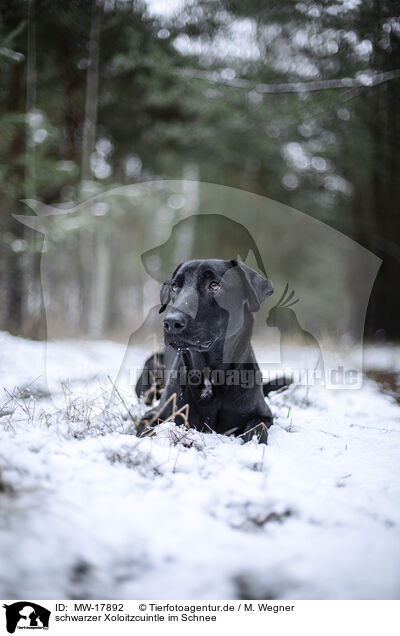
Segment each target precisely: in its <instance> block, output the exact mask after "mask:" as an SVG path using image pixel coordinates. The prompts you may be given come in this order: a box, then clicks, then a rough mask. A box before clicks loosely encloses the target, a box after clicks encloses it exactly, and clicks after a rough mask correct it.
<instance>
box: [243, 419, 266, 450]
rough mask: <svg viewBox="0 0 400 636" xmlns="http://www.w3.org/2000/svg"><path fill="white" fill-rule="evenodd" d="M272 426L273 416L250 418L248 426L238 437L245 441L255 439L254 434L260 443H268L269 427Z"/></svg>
mask: <svg viewBox="0 0 400 636" xmlns="http://www.w3.org/2000/svg"><path fill="white" fill-rule="evenodd" d="M270 426H272V418H268V417H264V418H263V419H262V420H261V419H260V418H257V419H254V420H250V422H247V424H246V427H245V429H244V431H243V433H241V434H240V435H238V437H240V438H241V439H242V440H243V441H244V442H249V441H250V440H252V439H253V437H254V435H255V436H256V437H257V439H258V441H259V443H260V444H268V429H269V428H270Z"/></svg>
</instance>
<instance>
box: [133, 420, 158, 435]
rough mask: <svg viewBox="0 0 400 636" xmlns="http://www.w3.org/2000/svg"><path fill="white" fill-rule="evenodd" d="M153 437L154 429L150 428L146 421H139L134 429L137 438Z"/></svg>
mask: <svg viewBox="0 0 400 636" xmlns="http://www.w3.org/2000/svg"><path fill="white" fill-rule="evenodd" d="M151 435H154V428H153V427H152V426H150V424H149V422H148V420H140V422H139V424H138V427H137V429H136V436H137V437H150V436H151Z"/></svg>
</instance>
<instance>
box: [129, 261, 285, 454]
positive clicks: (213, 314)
mask: <svg viewBox="0 0 400 636" xmlns="http://www.w3.org/2000/svg"><path fill="white" fill-rule="evenodd" d="M272 292H273V287H272V284H271V283H270V281H269V280H267V279H266V278H264V277H263V276H261V275H260V274H258V273H257V272H255V271H254V270H252V269H250V268H249V267H247V266H246V265H243V264H241V263H240V264H239V263H238V262H237V261H235V260H231V261H223V260H220V259H206V260H194V261H188V262H187V263H183V264H181V265H179V266H178V267H177V268H176V270H175V272H174V273H173V275H172V277H171V279H170V280H168V281H166V282H165V283H164V284H163V286H162V289H161V303H162V306H161V309H160V312H162V311H164V310H165V308H166V306H167V305H168V304H169V303H171V305H172V306H171V307H170V310H169V311H168V313H167V315H166V317H165V319H164V339H165V344H166V350H165V352H164V353H163V354H156V355H155V356H152V357H151V358H149V359H148V360H147V361H146V366H145V370H146V369H147V370H150V371H152V372H153V378H154V373H155V374H156V375H157V369H159V370H162V372H163V374H164V375H165V389H164V391H163V392H162V395H161V400H160V403H159V405H158V406H157V409H156V410H152V411H149V412H148V413H146V415H145V416H144V418H143V419H142V420H141V422H140V424H139V427H138V435H139V436H143V435H147V434H149V433H151V432H152V427H154V426H155V425H156V424H157V423H158V422H159V421H160V420H167V419H169V418H170V417H171V416H172V415H173V414H175V421H177V423H186V424H187V423H188V424H189V425H190V426H191V427H193V428H196V429H197V430H201V431H208V432H210V431H215V432H217V433H233V434H235V435H239V436H241V437H242V438H243V439H244V440H245V441H247V440H249V439H251V438H252V437H253V435H256V436H257V437H258V439H259V440H260V441H262V442H264V443H266V442H267V438H268V433H267V429H268V428H269V427H270V426H271V424H272V415H271V411H270V409H269V408H268V406H267V404H266V402H265V399H264V393H263V386H262V381H261V373H260V370H259V367H258V364H257V362H256V359H255V356H254V352H253V349H252V346H251V342H250V339H251V335H252V330H253V324H254V317H253V315H252V314H253V313H254V312H255V311H257V310H258V309H259V307H260V304H261V303H262V302H263V300H265V298H266V297H267V296H269V295H270V294H271V293H272ZM156 383H157V384H158V386H157V387H156V391H159V392H160V391H161V389H162V384H163V382H162V381H158V382H157V381H156ZM147 388H149V386H148V382H146V381H144V380H143V374H142V376H141V378H140V379H139V382H138V384H137V387H136V390H137V393H138V394H143V393H144V392H145V390H146V389H147ZM177 411H180V414H177Z"/></svg>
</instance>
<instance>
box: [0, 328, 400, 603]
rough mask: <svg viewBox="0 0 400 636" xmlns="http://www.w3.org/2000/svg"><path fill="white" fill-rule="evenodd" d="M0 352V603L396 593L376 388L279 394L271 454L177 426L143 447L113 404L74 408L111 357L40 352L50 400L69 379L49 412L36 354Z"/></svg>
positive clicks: (87, 351) (81, 350)
mask: <svg viewBox="0 0 400 636" xmlns="http://www.w3.org/2000/svg"><path fill="white" fill-rule="evenodd" d="M0 346H1V352H2V356H1V361H0V385H1V387H3V386H5V387H6V388H7V390H8V392H9V393H6V392H4V393H3V392H2V395H1V399H0V405H3V410H2V411H1V415H2V417H0V443H1V446H0V513H1V514H0V598H14V599H17V598H37V599H46V598H49V599H50V598H103V599H107V598H131V599H136V598H152V599H161V598H163V599H173V598H179V599H195V598H196V599H223V598H268V599H274V598H292V599H298V598H324V599H334V598H349V599H350V598H398V597H399V592H400V461H399V459H400V457H399V455H400V453H399V448H400V409H399V405H398V404H396V402H395V400H394V399H393V398H391V397H390V396H388V395H384V394H383V393H381V392H380V391H379V388H378V386H377V385H376V384H375V383H374V382H372V381H371V380H367V381H365V383H364V386H363V388H362V389H361V390H359V391H340V392H339V391H323V390H318V389H316V388H315V389H309V390H308V391H307V390H306V389H304V388H291V389H289V390H288V391H286V392H284V393H281V394H275V395H273V396H272V398H271V400H270V403H271V408H272V409H273V412H274V414H275V416H276V424H275V425H274V427H273V428H272V429H271V431H270V443H269V446H268V447H265V446H262V445H257V444H256V443H255V442H250V443H248V444H246V445H243V444H241V442H239V441H238V440H235V439H230V438H226V437H220V436H217V435H203V434H200V433H197V432H195V431H189V432H185V431H183V430H182V429H179V428H177V427H175V426H174V425H172V424H164V425H161V426H160V427H159V430H158V435H157V437H155V438H151V439H143V440H139V439H137V438H136V437H135V436H133V435H130V434H129V429H130V425H131V421H130V419H129V417H127V416H126V411H125V409H124V407H123V405H122V404H120V405H118V407H116V408H115V409H114V410H113V412H112V413H108V414H107V413H106V414H103V415H102V416H101V417H100V418H99V417H98V416H97V415H96V408H95V407H93V404H92V405H90V404H89V403H88V401H87V400H86V398H85V397H84V396H83V390H84V384H85V382H84V380H85V378H88V379H89V380H91V378H93V377H94V376H95V375H96V371H97V370H98V369H99V368H100V367H102V365H103V364H104V363H105V360H107V364H109V365H111V366H113V368H115V369H117V367H118V364H119V362H120V360H121V352H122V355H123V347H122V346H121V345H117V344H113V343H98V344H96V343H91V344H90V345H89V344H88V345H87V346H83V345H82V343H52V344H50V345H49V347H52V348H53V353H54V352H55V353H56V355H55V356H54V359H57V356H58V357H59V366H57V365H56V364H53V366H52V368H51V369H50V368H48V375H49V387H50V390H51V391H58V392H59V393H61V390H60V384H59V382H60V380H61V379H66V378H71V379H72V382H71V384H70V388H69V390H68V391H67V392H66V398H65V408H64V409H62V410H60V411H58V412H56V410H55V407H54V406H53V405H52V404H51V403H50V402H48V400H47V398H46V396H45V392H44V390H43V391H42V393H41V392H40V390H39V389H40V388H41V387H42V386H43V382H42V378H41V377H39V379H37V378H38V376H40V375H41V369H42V366H43V359H44V358H43V355H44V348H43V345H42V343H34V342H30V341H25V340H23V339H20V338H12V337H11V336H9V335H7V334H0ZM397 353H398V351H397ZM142 355H143V354H142V353H141V352H138V356H140V357H142ZM366 357H367V359H368V360H369V364H370V366H373V365H375V364H376V361H378V363H379V361H381V363H382V365H384V366H385V368H387V366H388V365H390V364H392V365H394V363H395V360H396V359H397V358H396V357H395V356H394V355H393V352H392V353H390V350H389V349H386V350H385V351H383V352H382V351H380V350H378V349H375V350H371V351H370V352H369V353H368V355H367V356H366ZM382 360H384V363H383V362H382ZM378 366H379V364H378ZM82 369H84V374H86V375H82V373H83V372H82ZM33 380H36V382H35V383H34V384H33V385H32V387H31V388H30V391H29V392H31V393H32V394H33V395H34V397H32V398H28V399H22V398H21V397H20V396H19V395H18V393H17V392H16V391H15V390H14V389H15V387H17V386H22V385H25V384H27V383H29V382H32V381H33ZM34 387H35V390H34ZM29 392H28V393H29ZM64 392H65V389H64ZM10 393H11V394H12V395H13V396H14V397H10ZM25 396H26V393H25ZM100 399H101V398H100V397H98V400H100ZM128 406H129V408H130V410H131V412H133V413H137V411H138V408H140V407H138V405H137V404H136V402H135V400H134V398H133V396H132V397H131V398H129V403H128ZM0 408H1V406H0Z"/></svg>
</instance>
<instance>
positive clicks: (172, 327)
mask: <svg viewBox="0 0 400 636" xmlns="http://www.w3.org/2000/svg"><path fill="white" fill-rule="evenodd" d="M186 325H187V318H186V316H185V315H184V314H183V313H182V312H180V311H174V312H172V313H170V314H168V316H166V317H165V319H164V331H166V332H167V333H170V334H178V333H181V332H182V331H183V330H184V329H185V327H186Z"/></svg>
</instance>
